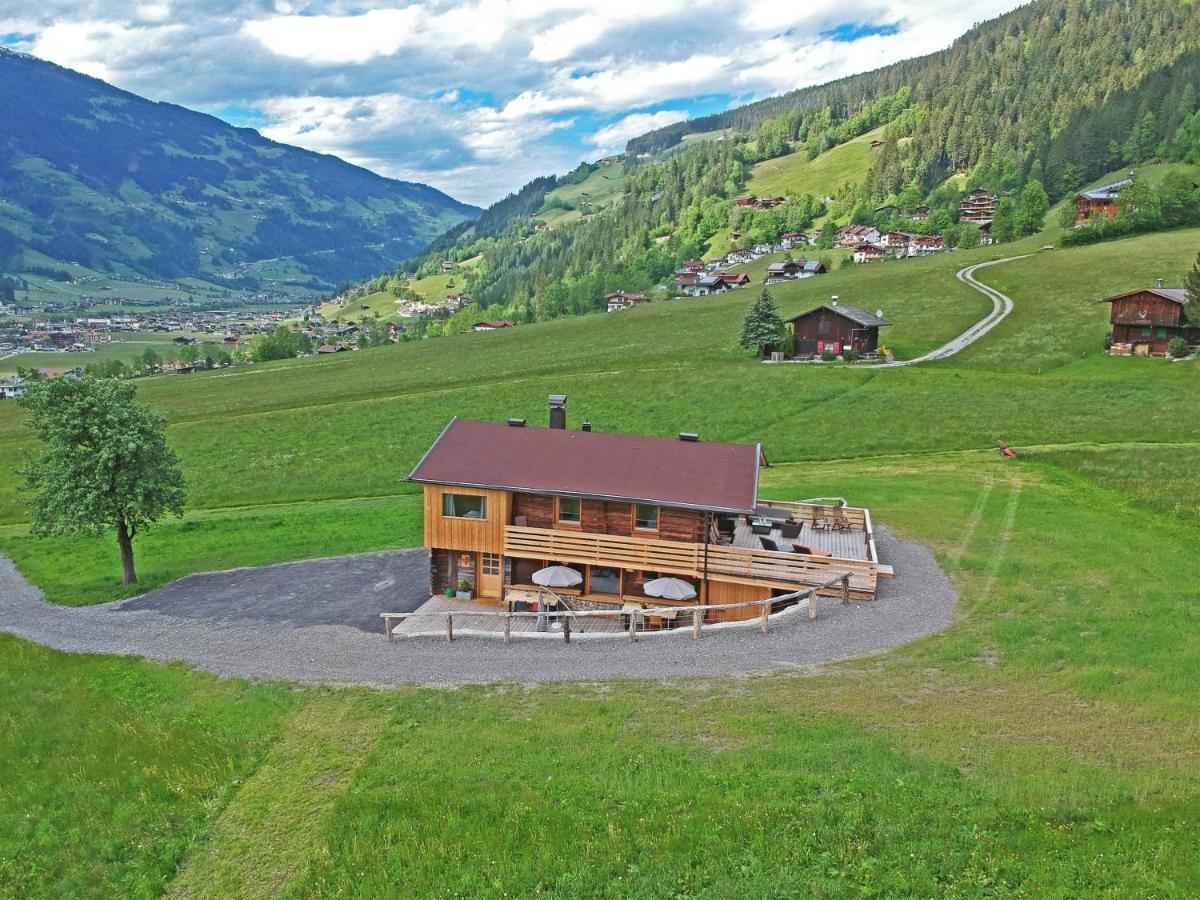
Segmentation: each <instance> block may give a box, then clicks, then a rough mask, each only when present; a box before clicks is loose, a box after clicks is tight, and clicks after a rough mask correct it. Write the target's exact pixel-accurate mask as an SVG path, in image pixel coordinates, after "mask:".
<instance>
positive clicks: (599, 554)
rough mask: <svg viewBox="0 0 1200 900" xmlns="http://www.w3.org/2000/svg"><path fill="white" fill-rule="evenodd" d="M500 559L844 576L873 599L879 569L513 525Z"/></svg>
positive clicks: (772, 580)
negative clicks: (519, 558) (847, 576)
mask: <svg viewBox="0 0 1200 900" xmlns="http://www.w3.org/2000/svg"><path fill="white" fill-rule="evenodd" d="M504 555H505V556H515V557H521V558H525V559H544V560H556V561H561V562H564V563H575V564H577V565H601V566H612V567H614V568H620V569H646V570H649V571H652V572H665V573H669V574H671V575H687V576H691V577H693V578H704V577H706V576H707V577H709V578H715V579H717V580H719V581H731V582H736V583H740V584H755V585H770V586H774V587H782V588H786V587H792V586H795V585H814V584H816V585H819V584H824V583H825V582H827V581H829V580H830V579H831V578H833V577H835V576H837V575H842V574H846V575H849V576H850V588H851V590H852V591H853V592H854V593H856V594H859V595H862V594H869V595H872V596H873V595H874V593H875V581H876V578H877V577H878V575H879V574H880V567H879V566H878V565H877V564H876V563H875V562H873V561H868V560H859V559H839V558H837V557H822V556H809V555H807V554H802V553H782V552H773V551H770V550H746V549H743V548H741V547H729V546H725V545H717V544H694V543H689V542H686V541H655V540H648V539H646V538H635V537H622V536H620V535H614V534H589V533H586V532H578V531H556V530H554V529H550V528H523V527H519V526H515V525H510V526H507V527H506V528H505V529H504Z"/></svg>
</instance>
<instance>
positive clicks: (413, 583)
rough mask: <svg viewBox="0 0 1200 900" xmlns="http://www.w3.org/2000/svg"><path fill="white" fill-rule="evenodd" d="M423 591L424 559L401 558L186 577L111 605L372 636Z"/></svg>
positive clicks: (346, 559) (412, 553)
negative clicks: (343, 628)
mask: <svg viewBox="0 0 1200 900" xmlns="http://www.w3.org/2000/svg"><path fill="white" fill-rule="evenodd" d="M429 591H430V587H429V552H428V551H427V550H404V551H401V552H399V553H364V554H362V555H361V556H339V557H334V558H332V559H312V560H305V561H304V562H294V563H282V564H280V565H276V566H262V567H261V568H257V569H229V570H227V571H225V572H206V573H204V574H203V575H189V576H187V577H186V578H180V579H179V580H178V581H174V582H172V583H171V584H169V585H167V586H166V587H164V588H160V589H159V590H157V591H151V592H150V593H149V594H143V595H142V596H141V597H135V598H134V599H132V600H126V601H124V602H118V603H117V604H114V605H115V606H116V607H117V608H118V609H120V610H121V611H123V612H133V611H137V610H153V611H154V612H159V613H164V614H165V615H170V616H179V617H181V618H185V619H201V620H203V621H205V622H207V623H209V624H211V625H242V624H248V623H253V622H271V623H276V624H282V625H284V626H286V627H290V628H303V627H307V626H311V625H349V626H351V627H352V628H358V629H360V630H361V631H371V632H375V633H378V632H379V630H380V627H381V626H380V624H379V614H380V613H381V612H411V611H412V610H414V609H416V608H417V607H418V606H420V605H421V604H422V603H424V602H425V601H426V600H428V599H429Z"/></svg>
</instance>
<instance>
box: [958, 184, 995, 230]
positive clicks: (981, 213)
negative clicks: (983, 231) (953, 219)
mask: <svg viewBox="0 0 1200 900" xmlns="http://www.w3.org/2000/svg"><path fill="white" fill-rule="evenodd" d="M996 201H997V197H996V195H995V194H991V193H989V192H988V190H987V188H975V190H973V191H971V193H969V194H967V196H966V197H965V198H964V199H963V201H962V203H960V204H959V207H958V218H959V219H960V220H961V221H963V222H972V223H974V224H976V225H990V224H991V223H992V219H994V218H996Z"/></svg>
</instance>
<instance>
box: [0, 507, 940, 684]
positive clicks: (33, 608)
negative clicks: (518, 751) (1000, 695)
mask: <svg viewBox="0 0 1200 900" xmlns="http://www.w3.org/2000/svg"><path fill="white" fill-rule="evenodd" d="M877 544H878V546H879V551H880V556H881V558H882V559H884V560H886V561H887V562H889V563H890V564H892V565H893V566H894V567H895V570H896V572H897V573H898V574H897V576H896V578H894V579H892V580H891V581H886V580H881V581H880V582H879V599H878V600H877V601H876V602H874V603H863V602H856V603H852V604H850V605H849V606H842V605H840V603H838V602H837V601H836V600H832V599H828V600H826V599H823V600H822V601H820V603H819V606H818V616H817V619H816V620H815V621H809V620H808V619H807V618H805V617H804V616H803V615H792V616H787V617H785V618H784V619H783V620H780V621H778V622H773V623H772V626H771V632H770V633H769V634H767V635H763V634H761V633H760V632H759V631H758V630H757V628H755V627H750V628H738V629H726V630H713V629H709V630H707V631H706V632H705V635H704V637H703V638H702V639H701V640H700V641H698V642H697V641H693V640H692V639H691V637H690V634H688V633H687V631H686V630H684V631H683V633H672V634H665V635H655V636H652V637H649V638H646V639H643V640H642V641H639V642H638V643H637V644H629V643H628V642H626V641H624V640H622V639H616V640H590V641H576V642H573V643H571V644H569V645H568V644H564V643H563V642H561V641H557V640H531V639H525V640H520V639H514V641H513V642H512V643H511V644H507V645H506V644H504V643H502V642H501V641H499V640H496V639H495V638H483V637H471V636H465V637H461V638H457V637H456V639H455V641H454V643H452V644H448V643H446V642H445V641H441V640H438V639H437V638H412V639H408V640H400V641H396V642H394V643H388V642H387V640H386V639H385V638H384V636H383V629H382V627H381V626H379V625H378V624H377V625H376V628H377V630H376V631H375V632H374V633H368V632H364V631H363V630H361V629H360V628H358V627H355V626H354V625H353V624H352V625H344V624H328V623H314V622H312V621H310V617H309V614H308V613H303V614H297V615H295V616H293V615H292V613H294V612H296V608H295V606H293V607H292V608H291V612H287V611H286V610H285V615H284V616H283V617H282V618H281V617H280V612H281V610H284V608H283V607H279V606H274V607H273V609H268V606H272V604H268V605H263V604H259V603H246V602H245V601H244V600H237V601H236V602H234V603H233V607H232V609H229V608H223V607H222V605H221V604H220V603H218V602H216V601H213V602H212V605H211V607H210V615H209V616H205V617H197V616H196V615H195V614H193V613H192V612H188V611H184V610H181V609H180V608H178V607H180V606H182V604H183V603H184V602H185V599H186V598H187V597H189V596H192V590H193V588H194V587H196V586H197V585H196V582H197V580H199V583H200V584H201V585H202V584H204V583H205V580H207V583H209V584H213V585H217V586H222V587H223V589H224V590H225V591H226V592H227V596H230V595H231V593H230V592H229V588H230V586H232V585H233V584H234V583H236V579H238V578H241V579H265V580H264V581H261V582H260V583H264V584H265V583H270V582H271V580H273V579H275V578H276V577H277V576H279V575H280V574H281V573H282V575H283V576H287V575H292V576H295V575H296V574H297V573H298V572H303V571H305V570H304V569H303V568H302V567H313V566H317V567H318V568H319V569H320V570H321V571H325V570H324V568H323V567H324V566H326V565H330V566H334V565H337V564H339V563H341V564H343V565H349V566H350V567H352V568H355V569H357V570H358V571H360V572H366V573H368V578H369V577H370V572H371V571H372V570H373V567H382V568H383V569H387V570H390V571H391V570H395V571H399V570H403V569H405V568H407V567H408V566H409V565H412V564H413V563H412V560H413V558H414V557H415V556H416V555H417V554H420V553H423V552H424V551H409V552H406V553H402V554H371V555H369V556H367V557H347V558H344V559H342V560H321V561H317V562H315V563H313V562H310V563H290V564H285V565H281V566H268V567H266V568H265V569H262V570H240V572H239V571H238V570H235V571H234V572H231V573H215V574H212V575H203V576H192V577H191V578H187V579H182V580H181V582H177V583H176V584H175V585H170V586H168V587H167V588H163V589H162V590H161V591H155V592H153V593H152V594H148V595H146V596H145V597H143V598H138V599H136V600H132V601H130V600H127V601H118V602H116V603H108V604H103V605H100V606H90V607H81V608H72V607H63V606H55V605H52V604H49V603H46V602H45V601H44V600H42V598H41V592H40V591H38V590H37V589H36V588H34V587H32V586H31V585H29V583H28V582H26V581H25V579H24V578H22V577H21V575H20V574H19V573H18V572H17V571H16V569H15V568H14V567H13V565H12V564H11V563H10V562H9V561H8V560H7V559H5V558H4V557H2V556H0V631H4V632H8V633H10V634H14V635H16V636H18V637H21V638H25V639H26V640H30V641H36V642H38V643H40V644H45V645H46V646H49V647H54V648H56V649H59V650H65V651H67V652H71V653H103V654H113V655H133V656H142V657H146V658H148V659H153V660H169V661H176V660H178V661H183V662H186V663H189V664H191V665H194V666H196V667H197V668H199V669H204V670H206V671H209V672H214V673H216V674H218V675H233V676H245V677H250V678H262V679H283V680H288V681H303V682H320V683H330V684H366V685H390V684H403V683H414V682H415V683H422V684H436V685H456V684H464V683H487V682H498V681H517V682H524V683H532V682H544V681H604V680H611V679H623V678H650V679H661V678H674V677H684V676H695V675H725V674H731V673H742V672H765V671H770V670H772V669H777V668H786V667H796V666H809V665H813V664H816V663H822V662H829V661H833V660H839V659H848V658H851V657H856V656H865V655H868V654H872V653H878V652H880V651H883V650H887V649H889V648H891V647H896V646H899V645H900V644H904V643H906V642H908V641H911V640H915V639H916V638H919V637H922V636H924V635H927V634H931V633H933V632H936V631H940V630H942V629H944V628H946V627H947V626H948V625H949V624H950V622H951V620H952V618H953V615H954V606H955V603H956V601H957V599H958V596H957V594H956V592H955V590H954V588H953V586H952V585H951V584H950V581H949V579H948V578H947V577H946V575H945V573H944V572H942V570H941V568H940V567H939V566H938V565H937V562H936V560H935V559H934V557H933V555H932V554H931V553H930V552H929V551H928V550H927V549H926V548H925V547H924V546H922V545H921V544H917V543H912V542H904V541H898V540H896V539H895V538H893V537H892V536H891V534H890V533H889V532H888V531H887V529H886V528H879V529H878V531H877ZM372 558H375V559H374V562H372V561H371V560H372ZM416 558H417V559H418V560H419V557H416ZM389 567H391V568H390V569H389ZM189 583H190V584H189ZM244 583H247V582H245V581H243V584H244ZM349 584H350V582H349V581H348V579H345V578H343V579H338V580H337V581H336V582H335V583H334V584H332V585H331V586H330V588H329V589H330V590H349V589H350V588H349V586H348V585H349ZM156 594H157V595H159V597H158V598H157V599H155V595H156ZM369 594H370V592H368V595H369ZM232 596H233V597H235V598H236V597H237V595H236V593H234V594H232ZM293 602H295V601H293ZM367 605H368V606H369V605H370V603H368V604H367ZM172 606H175V607H176V608H175V609H172ZM331 608H332V607H328V608H327V609H326V611H328V610H329V609H331ZM261 616H268V618H262V617H261ZM317 618H320V616H317Z"/></svg>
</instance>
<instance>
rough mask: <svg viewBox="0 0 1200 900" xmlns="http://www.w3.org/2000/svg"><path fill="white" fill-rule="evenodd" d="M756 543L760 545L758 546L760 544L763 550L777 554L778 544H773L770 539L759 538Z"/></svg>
mask: <svg viewBox="0 0 1200 900" xmlns="http://www.w3.org/2000/svg"><path fill="white" fill-rule="evenodd" d="M758 541H759V543H760V544H762V548H763V549H764V550H770V551H771V552H772V553H778V552H779V545H778V544H776V543H775V542H774V541H773V540H771V539H770V538H765V537H760V538H759V539H758Z"/></svg>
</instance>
